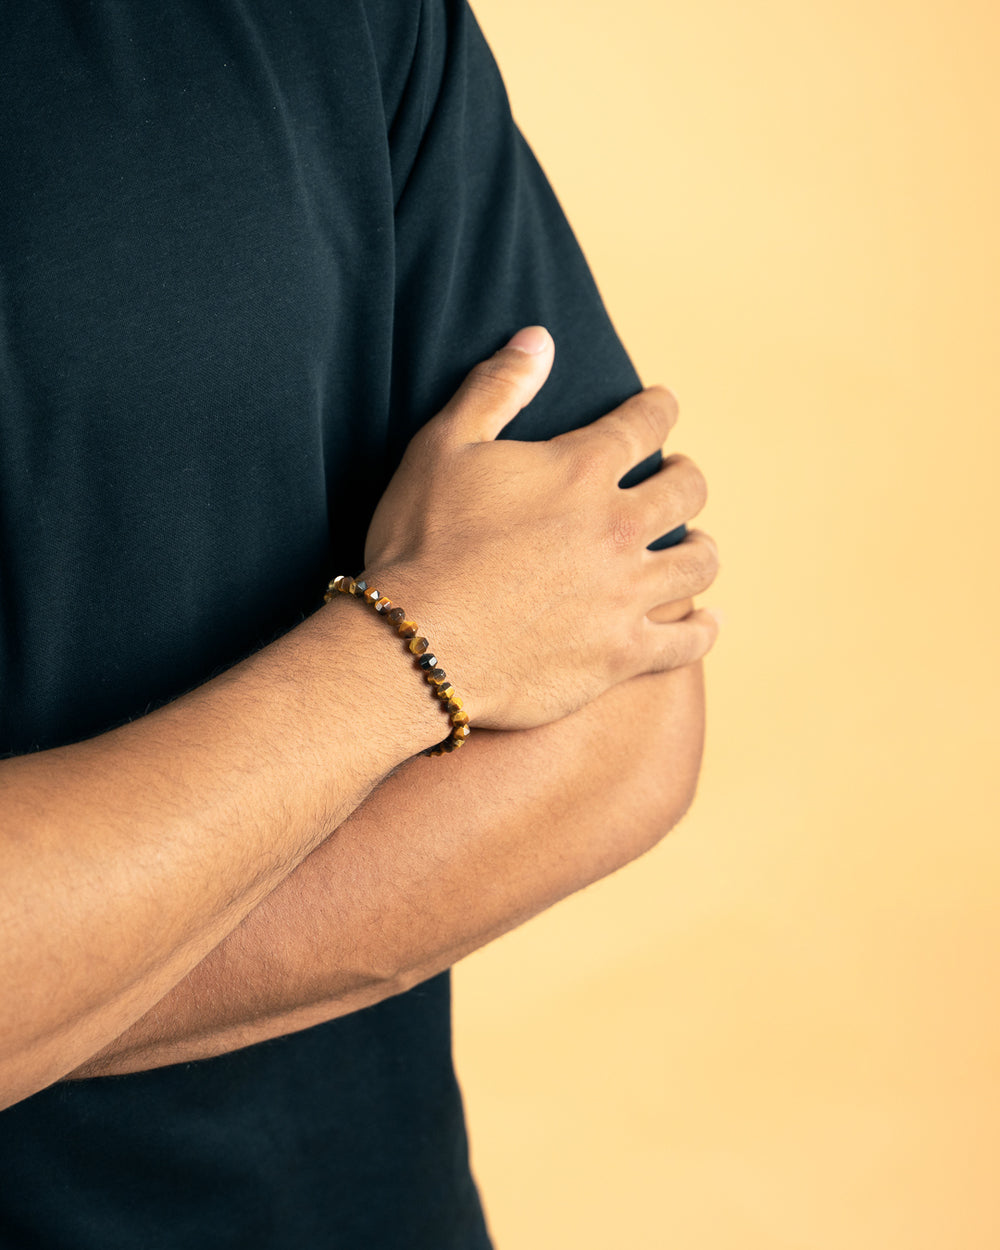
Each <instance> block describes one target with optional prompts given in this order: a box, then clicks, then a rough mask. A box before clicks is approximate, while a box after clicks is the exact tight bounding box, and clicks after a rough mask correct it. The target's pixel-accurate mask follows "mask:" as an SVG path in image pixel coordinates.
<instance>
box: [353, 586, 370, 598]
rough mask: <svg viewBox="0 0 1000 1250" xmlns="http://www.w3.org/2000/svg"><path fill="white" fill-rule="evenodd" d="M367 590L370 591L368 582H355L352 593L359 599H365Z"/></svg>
mask: <svg viewBox="0 0 1000 1250" xmlns="http://www.w3.org/2000/svg"><path fill="white" fill-rule="evenodd" d="M367 589H368V583H367V582H355V583H354V590H353V591H352V592H351V593H352V594H355V595H357V596H358V598H359V599H363V598H364V597H365V591H366V590H367Z"/></svg>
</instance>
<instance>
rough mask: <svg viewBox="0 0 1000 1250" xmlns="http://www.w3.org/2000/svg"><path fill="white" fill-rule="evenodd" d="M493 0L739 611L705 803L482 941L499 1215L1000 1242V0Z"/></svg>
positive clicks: (732, 608)
mask: <svg viewBox="0 0 1000 1250" xmlns="http://www.w3.org/2000/svg"><path fill="white" fill-rule="evenodd" d="M475 7H476V10H477V13H478V14H479V17H480V20H481V22H482V24H483V27H484V29H485V31H486V33H487V36H488V38H489V39H490V42H491V44H492V46H493V48H494V51H495V53H496V55H497V59H498V60H499V62H500V65H501V67H502V69H503V71H504V76H505V78H506V81H507V85H508V89H509V91H510V94H511V98H512V101H513V105H514V111H515V115H516V116H517V117H518V119H519V121H520V123H521V125H522V128H523V129H524V131H525V133H526V135H527V137H528V139H529V141H530V142H531V143H532V145H533V147H534V148H535V150H536V152H537V153H538V155H539V158H540V159H541V161H542V164H543V166H544V167H545V168H546V170H547V171H548V173H549V176H550V178H551V179H552V182H553V184H554V186H555V188H556V190H557V192H558V194H559V195H560V198H561V199H562V201H563V204H564V206H565V208H566V210H567V212H568V214H569V216H570V219H571V221H572V222H573V224H574V226H575V227H576V230H577V233H578V235H579V237H580V239H581V242H582V244H583V246H584V250H585V251H586V253H587V255H588V257H589V259H590V261H591V264H592V267H593V269H594V272H595V275H596V277H597V279H598V282H599V284H600V286H601V288H602V291H603V294H604V296H605V299H606V301H607V304H608V307H609V309H610V311H611V314H612V316H613V318H614V320H615V322H616V325H617V326H618V329H619V331H620V333H621V335H622V338H623V340H624V342H625V343H626V345H627V346H628V347H629V349H630V350H631V352H632V354H633V356H634V359H635V360H636V363H637V365H638V367H639V369H640V372H641V374H642V376H643V378H644V380H645V381H647V382H653V381H660V382H664V383H666V384H667V385H669V386H670V387H671V388H673V389H674V390H675V391H676V393H677V394H678V396H679V398H680V401H681V423H680V424H679V426H678V428H677V430H676V431H675V434H674V435H673V436H672V438H673V441H674V443H675V445H676V446H677V448H678V449H680V450H684V451H687V452H688V453H689V454H690V455H692V456H694V458H695V459H696V460H697V461H698V463H699V464H700V465H701V466H702V468H703V470H704V471H705V473H706V476H707V477H708V481H709V485H710V489H711V499H710V502H709V505H708V508H707V509H706V510H705V512H704V513H703V514H702V517H701V518H700V520H699V523H700V524H703V525H704V526H705V527H706V528H708V529H709V530H711V531H712V532H713V533H714V534H715V535H716V537H717V539H718V541H719V544H720V547H721V551H722V563H723V571H722V573H721V575H720V577H719V580H718V582H717V584H716V586H715V588H713V591H712V592H711V593H710V595H708V596H705V597H704V601H705V602H707V603H712V604H718V605H719V606H721V607H723V608H724V609H725V611H726V612H727V614H728V622H727V626H726V629H725V631H724V633H723V637H722V639H721V641H720V642H719V644H718V646H717V648H716V650H715V652H714V653H713V654H712V656H711V657H710V659H709V660H708V664H707V671H708V681H709V699H710V707H709V711H710V727H709V739H708V747H707V755H706V760H705V766H704V770H703V773H702V780H701V787H700V793H699V797H698V799H697V801H696V804H695V807H694V808H693V810H692V811H691V813H690V814H689V815H688V817H687V818H686V819H685V820H684V822H683V823H682V824H681V825H680V826H679V827H678V829H677V830H675V831H674V833H672V834H671V836H670V837H669V838H668V839H667V840H666V842H665V843H664V844H663V845H662V846H661V847H659V848H658V849H657V850H656V851H655V852H653V853H652V855H650V856H648V857H646V858H645V859H644V860H642V861H640V862H639V863H637V864H634V865H632V866H630V867H629V868H628V869H626V870H625V871H624V872H622V873H620V874H618V875H617V876H615V877H614V878H612V879H611V880H609V881H605V882H602V883H601V884H600V885H598V886H595V887H594V888H593V889H591V890H589V891H587V892H586V893H584V894H583V895H580V896H578V897H576V898H574V899H572V900H569V901H568V902H566V903H563V904H561V905H560V906H559V907H557V908H556V909H555V910H554V911H552V912H550V913H548V914H547V915H546V916H544V917H542V918H540V919H539V920H536V921H534V922H532V923H531V924H530V925H528V926H527V927H526V928H524V929H522V930H520V931H519V932H517V933H515V934H513V935H511V936H510V937H508V938H505V939H504V940H502V941H501V942H499V943H497V944H496V945H494V946H493V947H491V948H489V949H488V950H486V951H484V952H482V953H480V954H479V955H476V956H474V957H473V958H472V959H470V960H468V961H467V962H466V963H465V964H463V965H462V966H461V967H460V968H459V970H458V973H457V999H458V1002H457V1022H456V1023H457V1033H458V1055H459V1064H460V1073H461V1076H462V1081H463V1085H464V1088H465V1091H466V1096H467V1100H468V1106H469V1114H470V1124H471V1132H472V1139H473V1161H474V1165H475V1167H476V1170H477V1174H478V1176H479V1179H480V1182H481V1185H482V1188H483V1190H484V1193H485V1198H486V1202H487V1209H488V1212H489V1216H490V1220H491V1223H492V1226H493V1230H494V1233H495V1236H496V1240H497V1244H498V1250H598V1248H600V1250H609V1248H615V1250H618V1248H619V1247H621V1248H625V1247H627V1248H628V1250H660V1248H661V1247H662V1248H663V1250H667V1248H669V1250H757V1248H760V1250H786V1248H788V1250H793V1248H794V1250H846V1248H848V1247H849V1248H850V1250H869V1248H870V1250H886V1248H887V1247H904V1248H905V1250H996V1247H998V1246H1000V1193H998V1191H1000V1181H998V1168H1000V1062H998V1042H1000V1006H998V995H997V976H996V970H997V963H998V958H997V956H998V939H1000V908H998V889H997V887H998V883H1000V847H998V839H997V829H998V824H1000V822H998V820H997V806H996V803H995V800H994V785H995V777H994V765H995V762H996V755H997V751H996V737H997V735H996V731H995V723H996V718H997V706H998V698H997V696H998V693H1000V689H998V688H1000V682H998V661H997V637H998V628H997V613H998V609H1000V597H998V592H997V566H998V551H997V543H996V517H995V510H994V505H993V499H994V494H995V490H996V487H995V483H996V479H997V473H998V453H1000V446H998V436H997V420H998V413H1000V403H998V399H1000V384H998V380H997V365H998V352H997V347H996V343H997V325H998V317H997V311H998V310H997V299H998V297H997V291H998V288H1000V243H998V233H997V223H998V221H1000V195H998V173H997V169H998V153H1000V88H998V80H1000V75H998V70H997V66H998V64H1000V47H998V44H1000V39H998V30H1000V14H998V10H997V8H996V5H995V4H993V3H992V0H990V2H989V3H987V2H986V0H981V2H977V0H949V2H948V3H945V0H934V2H933V3H926V2H925V3H920V2H918V3H915V4H914V3H905V4H904V3H903V2H902V0H876V2H875V3H874V4H872V3H871V0H808V2H807V3H802V2H801V0H796V2H794V3H793V2H792V0H786V2H780V0H761V2H760V3H757V4H754V5H748V4H745V3H743V2H742V0H708V2H707V3H699V4H696V5H695V4H680V3H667V4H663V3H655V4H654V3H651V2H650V0H616V3H614V4H611V5H609V4H607V3H600V4H599V3H596V2H593V0H543V2H542V3H532V2H530V0H479V3H478V4H477V5H476V6H475ZM637 732H641V727H637Z"/></svg>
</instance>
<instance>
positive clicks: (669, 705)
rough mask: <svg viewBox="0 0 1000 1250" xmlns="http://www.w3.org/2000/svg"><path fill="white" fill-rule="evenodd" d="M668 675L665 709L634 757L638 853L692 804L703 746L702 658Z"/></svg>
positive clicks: (632, 781) (664, 833) (657, 839)
mask: <svg viewBox="0 0 1000 1250" xmlns="http://www.w3.org/2000/svg"><path fill="white" fill-rule="evenodd" d="M666 676H668V677H669V679H670V685H669V691H668V692H667V694H666V696H665V698H664V700H663V714H662V716H661V717H660V719H659V720H658V721H654V723H653V724H652V725H651V726H650V730H649V733H648V736H647V738H646V739H645V743H644V748H643V750H642V751H641V752H636V754H635V755H634V756H633V757H632V758H633V763H634V766H635V773H634V776H633V777H632V778H631V779H630V785H631V792H632V794H633V795H634V801H635V808H634V812H635V823H636V825H637V832H639V831H640V830H641V833H640V845H639V848H638V854H640V855H641V854H643V853H645V852H646V851H648V850H651V849H652V848H653V847H654V846H656V845H657V844H658V843H660V842H662V841H663V839H664V838H665V837H666V836H667V834H668V833H670V831H671V830H672V829H675V828H676V827H677V825H679V824H680V822H681V821H682V820H683V819H684V817H685V816H686V815H687V813H688V812H689V811H690V809H691V807H692V805H693V804H694V801H695V798H696V797H697V793H698V782H699V779H700V776H701V765H702V757H703V754H704V746H705V683H704V672H703V666H702V663H701V662H700V661H699V662H698V663H696V664H689V665H687V666H685V667H684V668H682V669H676V670H674V671H673V672H671V673H670V674H667V675H666Z"/></svg>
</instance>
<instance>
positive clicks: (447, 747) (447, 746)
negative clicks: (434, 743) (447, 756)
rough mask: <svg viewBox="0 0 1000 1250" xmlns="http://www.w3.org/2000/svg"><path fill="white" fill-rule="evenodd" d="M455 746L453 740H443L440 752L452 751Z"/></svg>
mask: <svg viewBox="0 0 1000 1250" xmlns="http://www.w3.org/2000/svg"><path fill="white" fill-rule="evenodd" d="M455 745H456V744H455V741H454V739H453V738H445V740H444V742H442V743H441V750H442V751H454V749H455Z"/></svg>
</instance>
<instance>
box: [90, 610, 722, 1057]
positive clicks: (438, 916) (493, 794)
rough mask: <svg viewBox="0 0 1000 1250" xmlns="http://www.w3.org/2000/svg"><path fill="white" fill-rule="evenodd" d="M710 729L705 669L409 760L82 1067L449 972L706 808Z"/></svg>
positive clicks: (273, 1028) (204, 1039)
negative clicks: (698, 797) (703, 788)
mask: <svg viewBox="0 0 1000 1250" xmlns="http://www.w3.org/2000/svg"><path fill="white" fill-rule="evenodd" d="M681 606H682V605H679V604H675V605H673V607H674V608H675V609H680V608H681ZM688 606H689V605H688ZM703 736H704V687H703V672H702V664H701V663H700V662H699V663H696V664H691V665H687V666H685V667H684V668H680V669H676V670H674V671H671V672H666V673H657V674H649V675H646V676H642V677H635V678H632V679H630V680H629V681H626V682H623V683H621V684H620V685H619V686H616V687H614V688H613V689H611V690H609V691H608V692H607V693H606V694H604V695H603V696H601V697H600V698H598V699H596V700H594V701H593V702H592V703H590V704H589V705H587V706H586V707H585V708H583V709H581V710H580V711H578V712H575V713H573V714H572V715H570V716H567V717H564V718H563V719H562V720H560V721H557V722H555V723H552V724H549V725H546V726H542V727H540V728H536V729H531V730H527V731H521V732H508V733H502V732H489V731H481V732H479V733H477V734H475V735H474V736H473V738H471V739H470V741H469V743H468V744H467V748H466V749H465V750H464V751H461V752H457V753H456V754H455V755H452V756H448V757H446V758H445V759H442V760H435V761H429V760H426V759H413V760H410V761H408V762H407V763H406V764H404V765H403V766H401V767H400V768H399V769H398V770H397V771H396V772H395V773H393V774H392V775H391V776H390V777H388V778H387V779H386V780H385V781H384V782H383V783H382V785H381V786H380V787H379V788H378V789H377V790H375V791H374V792H373V793H372V794H371V795H370V796H369V797H368V799H367V800H366V801H365V802H364V803H363V804H362V805H361V806H360V807H358V808H357V809H356V810H355V811H354V812H353V814H352V815H351V816H350V817H349V818H348V819H347V820H346V821H345V822H344V823H343V824H342V825H341V826H340V827H339V828H338V830H337V831H336V833H335V834H334V835H333V836H332V837H331V838H329V839H328V840H327V841H326V842H325V843H324V844H323V845H322V846H321V847H319V848H318V849H317V850H315V851H314V852H313V853H312V854H311V855H310V856H309V857H308V858H307V859H306V860H304V861H303V862H302V863H301V864H300V865H299V867H298V868H297V869H296V870H295V872H294V873H292V874H291V875H290V876H289V877H288V878H286V880H285V881H284V882H283V883H282V885H280V886H279V887H278V888H277V889H276V890H275V891H274V892H273V893H271V894H270V895H269V896H268V898H267V899H266V900H265V901H264V902H263V903H261V904H260V905H259V906H258V907H257V908H256V910H255V911H253V912H252V913H251V914H250V915H249V916H248V917H247V918H246V919H245V920H244V921H243V922H242V924H241V925H240V926H239V927H238V928H237V929H235V930H234V931H233V932H232V933H231V934H230V935H229V936H228V937H227V938H226V939H225V940H224V941H223V942H222V943H221V944H220V945H219V946H218V947H216V949H215V950H214V951H213V952H212V953H211V954H210V955H208V956H207V957H206V958H205V959H204V960H203V961H202V962H201V963H200V964H199V965H198V966H197V967H196V968H195V969H194V970H193V971H192V972H191V973H190V974H189V975H188V976H187V977H186V979H185V980H183V981H182V982H181V983H180V984H179V985H177V986H176V987H175V988H174V989H173V990H172V991H171V992H170V993H169V994H167V995H166V997H165V998H163V999H162V1000H161V1001H160V1002H159V1003H158V1005H157V1006H156V1007H154V1008H153V1009H152V1010H151V1011H150V1012H148V1013H147V1014H146V1015H145V1016H144V1017H143V1018H142V1019H140V1020H139V1021H137V1023H136V1024H134V1025H133V1026H132V1027H131V1028H129V1029H128V1031H127V1032H125V1033H123V1034H122V1035H121V1037H119V1038H118V1039H117V1040H116V1041H115V1042H113V1043H112V1044H111V1045H110V1046H108V1047H107V1048H106V1049H105V1050H103V1051H102V1052H101V1053H100V1054H98V1055H97V1056H95V1057H94V1058H93V1059H91V1060H90V1061H88V1062H87V1063H86V1064H84V1065H83V1066H82V1067H81V1068H79V1069H78V1070H77V1071H76V1072H75V1073H74V1074H73V1075H74V1076H75V1077H88V1076H99V1075H108V1074H112V1073H125V1072H131V1071H138V1070H141V1069H145V1068H151V1067H159V1066H162V1065H163V1064H169V1063H177V1062H182V1061H187V1060H192V1059H199V1058H206V1057H209V1056H213V1055H218V1054H222V1053H224V1052H226V1051H230V1050H235V1049H238V1048H240V1047H243V1046H247V1045H250V1044H252V1043H254V1042H259V1041H262V1040H264V1039H266V1038H270V1037H275V1036H278V1035H281V1034H285V1033H289V1032H294V1031H296V1030H298V1029H302V1028H306V1027H308V1026H310V1025H314V1024H318V1023H320V1022H322V1021H325V1020H330V1019H333V1018H334V1017H336V1016H340V1015H345V1014H347V1013H348V1012H351V1011H356V1010H358V1009H359V1008H362V1007H366V1006H369V1005H371V1004H373V1003H375V1002H378V1001H380V1000H381V999H383V998H387V997H390V996H391V995H393V994H397V993H400V992H402V991H403V990H406V989H408V988H409V987H410V986H412V985H414V984H416V983H418V982H419V981H421V980H424V979H426V978H427V977H429V976H432V975H434V974H435V973H437V972H440V971H441V970H443V969H444V968H446V967H448V966H450V965H451V964H452V963H454V962H455V961H456V960H457V959H459V958H461V957H462V956H463V955H465V954H468V953H469V952H470V951H472V950H474V949H476V948H478V947H480V946H483V945H485V944H486V943H487V942H489V941H491V940H492V939H493V938H495V937H498V936H499V935H500V934H501V933H503V932H505V931H507V930H509V929H512V928H514V927H515V926H517V925H518V924H521V923H522V922H523V921H525V920H527V919H528V918H529V917H530V916H532V915H535V914H536V913H538V912H540V911H542V910H544V909H545V908H546V907H549V906H550V905H551V904H553V903H555V902H556V901H558V900H559V899H561V898H563V897H565V896H566V895H568V894H571V893H572V892H574V891H575V890H578V889H581V888H582V887H583V886H585V885H587V884H589V883H590V882H592V881H594V880H597V879H598V878H600V877H603V876H606V875H607V874H609V873H611V872H613V871H614V870H615V869H617V868H619V867H621V866H622V865H623V864H625V863H627V862H628V861H630V860H632V859H634V858H636V857H637V856H638V855H641V854H642V853H643V852H644V851H646V850H648V849H649V848H650V847H652V846H653V845H654V844H655V843H656V842H657V841H658V840H659V839H660V838H661V837H662V836H663V835H664V834H666V833H667V832H668V830H669V829H670V828H672V827H673V826H674V825H675V824H676V823H677V822H678V820H680V818H681V817H682V816H683V814H684V812H685V811H686V810H687V808H688V806H689V805H690V803H691V800H692V798H693V796H694V792H695V788H696V784H697V776H698V770H699V767H700V762H701V752H702V743H703Z"/></svg>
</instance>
